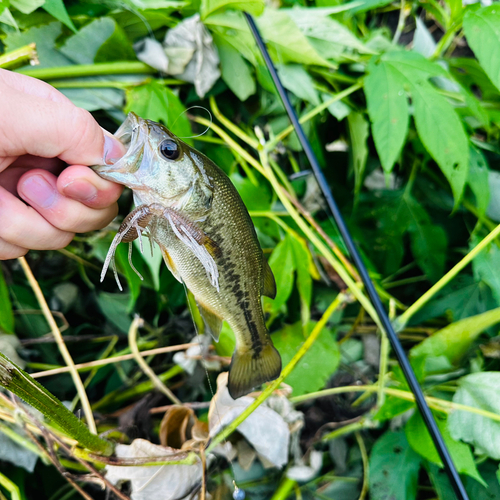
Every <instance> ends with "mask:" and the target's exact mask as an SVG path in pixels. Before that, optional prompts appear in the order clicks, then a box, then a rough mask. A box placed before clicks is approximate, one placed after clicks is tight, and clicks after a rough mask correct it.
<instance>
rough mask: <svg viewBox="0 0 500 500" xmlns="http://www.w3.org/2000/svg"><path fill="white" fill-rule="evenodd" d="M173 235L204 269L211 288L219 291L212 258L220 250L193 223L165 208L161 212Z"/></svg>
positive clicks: (217, 275) (176, 212)
mask: <svg viewBox="0 0 500 500" xmlns="http://www.w3.org/2000/svg"><path fill="white" fill-rule="evenodd" d="M163 216H164V217H165V218H166V219H167V221H168V222H169V224H170V227H171V228H172V230H173V232H174V234H175V235H176V236H177V238H179V240H180V241H182V243H184V245H186V247H187V248H189V250H191V252H193V254H194V255H195V256H196V258H197V259H198V260H199V261H200V263H201V264H202V265H203V267H204V268H205V271H206V273H207V276H208V278H209V280H210V283H211V284H212V286H214V287H215V288H216V289H217V291H219V270H218V268H217V264H216V262H215V260H214V257H217V256H219V255H220V248H219V246H218V245H217V243H216V242H215V241H213V240H212V239H211V238H210V237H208V236H207V235H206V234H205V233H204V232H203V231H202V230H201V229H200V228H199V227H198V226H197V225H196V224H195V223H194V222H192V221H190V220H189V219H188V218H187V217H186V216H185V215H184V214H182V213H180V212H178V211H177V210H174V209H171V208H167V209H165V210H164V212H163Z"/></svg>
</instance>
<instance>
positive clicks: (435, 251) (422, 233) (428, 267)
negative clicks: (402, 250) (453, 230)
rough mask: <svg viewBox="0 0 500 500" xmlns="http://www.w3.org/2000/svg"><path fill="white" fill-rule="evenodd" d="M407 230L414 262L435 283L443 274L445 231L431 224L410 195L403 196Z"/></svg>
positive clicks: (424, 212) (445, 246)
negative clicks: (406, 214)
mask: <svg viewBox="0 0 500 500" xmlns="http://www.w3.org/2000/svg"><path fill="white" fill-rule="evenodd" d="M403 198H404V201H405V202H406V210H407V213H408V221H409V224H408V230H409V232H410V239H411V249H412V253H413V255H414V257H415V260H416V262H417V264H418V265H419V267H420V268H421V269H422V271H424V272H425V274H426V275H427V277H428V278H429V279H430V280H431V281H434V282H435V281H437V280H438V279H439V278H441V276H442V275H443V272H444V264H445V259H446V248H447V245H448V241H447V237H446V232H445V230H444V229H443V228H442V227H441V226H438V225H436V224H433V223H432V221H431V219H430V217H429V215H428V214H427V212H426V211H425V209H424V208H423V207H422V206H421V205H420V204H419V203H418V202H417V201H416V200H415V199H414V198H412V197H411V196H410V195H405V196H404V197H403Z"/></svg>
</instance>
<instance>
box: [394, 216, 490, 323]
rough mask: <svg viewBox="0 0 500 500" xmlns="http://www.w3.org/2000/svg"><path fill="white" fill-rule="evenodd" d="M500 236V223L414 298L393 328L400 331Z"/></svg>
mask: <svg viewBox="0 0 500 500" xmlns="http://www.w3.org/2000/svg"><path fill="white" fill-rule="evenodd" d="M498 236H500V224H499V225H498V226H497V227H496V228H495V229H494V230H493V231H491V233H490V234H488V236H486V237H485V238H484V239H483V240H482V241H481V242H480V243H479V244H478V245H476V246H475V247H474V248H473V249H472V250H471V251H470V252H469V253H468V254H467V255H466V256H465V257H464V258H463V259H462V260H461V261H460V262H459V263H458V264H456V265H455V266H454V267H453V268H452V269H451V270H450V271H448V272H447V273H446V274H445V275H444V276H443V277H442V278H441V279H440V280H439V281H438V282H437V283H436V284H435V285H434V286H433V287H431V288H430V289H429V290H427V292H425V293H424V294H423V295H422V296H421V297H420V298H419V299H418V300H416V301H415V302H414V303H413V304H412V305H411V306H410V307H409V308H408V309H407V310H406V311H405V312H404V313H403V314H401V316H399V318H397V319H396V321H395V322H394V328H395V329H396V331H397V332H400V331H401V330H402V329H403V328H404V327H405V326H406V324H407V323H408V321H409V320H410V319H411V317H412V316H413V315H414V314H415V313H416V312H417V311H419V310H420V309H421V308H422V307H423V306H424V305H425V304H427V302H428V301H429V300H430V299H431V298H432V297H433V296H434V295H436V293H437V292H439V290H441V289H442V288H443V287H444V286H445V285H447V284H448V283H449V282H450V281H451V280H452V279H453V278H454V277H455V276H456V275H457V274H458V273H459V272H460V271H461V270H462V269H463V268H464V267H465V266H467V265H468V264H469V263H470V262H472V260H473V259H474V257H476V256H477V255H478V254H479V253H480V252H482V251H483V250H484V249H485V248H486V247H487V246H488V245H489V244H490V243H491V242H492V241H493V240H494V239H495V238H497V237H498Z"/></svg>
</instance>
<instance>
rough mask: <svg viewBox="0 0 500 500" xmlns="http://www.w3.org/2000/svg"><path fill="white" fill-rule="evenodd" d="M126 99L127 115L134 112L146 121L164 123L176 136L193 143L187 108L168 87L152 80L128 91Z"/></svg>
mask: <svg viewBox="0 0 500 500" xmlns="http://www.w3.org/2000/svg"><path fill="white" fill-rule="evenodd" d="M126 98H127V103H126V105H125V113H130V111H133V112H134V113H136V114H138V115H139V116H140V117H142V118H144V119H148V120H153V121H155V122H163V123H164V124H165V125H166V126H167V127H168V128H169V129H170V130H171V131H172V132H173V133H174V134H175V135H177V136H179V137H180V138H181V139H183V140H184V141H185V142H187V143H191V140H190V139H189V136H191V135H192V132H191V126H190V124H189V120H188V118H187V116H186V114H185V108H184V106H183V104H182V103H181V101H180V100H179V98H178V97H177V96H176V95H175V94H174V93H173V92H172V90H170V89H169V88H168V87H166V86H164V85H162V84H160V83H158V82H157V81H156V80H151V81H149V82H148V83H145V84H143V85H138V86H137V87H133V88H131V89H130V90H128V91H127V93H126Z"/></svg>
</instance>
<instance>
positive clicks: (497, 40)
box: [463, 4, 500, 89]
mask: <svg viewBox="0 0 500 500" xmlns="http://www.w3.org/2000/svg"><path fill="white" fill-rule="evenodd" d="M463 23H464V32H465V36H466V38H467V42H468V43H469V46H470V47H471V49H472V50H473V51H474V54H475V56H476V57H477V58H478V59H479V62H480V63H481V66H482V68H483V69H484V71H485V72H486V74H487V75H488V76H489V77H490V79H491V81H492V82H493V84H494V85H495V86H496V87H497V89H500V9H499V7H498V5H496V4H493V5H490V6H489V7H484V8H481V9H473V8H469V9H467V11H466V13H465V16H464V21H463Z"/></svg>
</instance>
